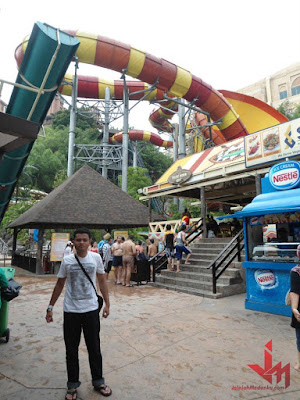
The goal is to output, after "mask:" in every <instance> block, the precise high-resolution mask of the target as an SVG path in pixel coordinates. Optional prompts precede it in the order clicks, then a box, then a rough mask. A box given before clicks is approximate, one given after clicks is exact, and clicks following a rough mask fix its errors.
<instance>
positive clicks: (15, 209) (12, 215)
mask: <svg viewBox="0 0 300 400" xmlns="http://www.w3.org/2000/svg"><path fill="white" fill-rule="evenodd" d="M35 203H36V201H35V200H31V201H18V202H17V203H10V205H9V207H8V209H7V211H6V213H5V215H4V217H3V219H2V221H1V224H0V227H1V229H5V228H6V227H7V226H8V225H9V224H10V223H11V222H13V221H14V220H15V219H17V218H18V217H20V216H21V215H22V214H24V212H25V211H27V210H29V208H31V207H32V206H33V205H34V204H35ZM7 231H8V233H10V234H13V229H7ZM18 240H20V241H21V242H22V243H24V244H25V243H26V242H27V240H28V230H27V229H22V230H21V232H20V233H19V235H18Z"/></svg>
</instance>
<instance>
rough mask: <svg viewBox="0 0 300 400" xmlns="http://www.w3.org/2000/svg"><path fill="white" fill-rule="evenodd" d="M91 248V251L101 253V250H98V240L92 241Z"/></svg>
mask: <svg viewBox="0 0 300 400" xmlns="http://www.w3.org/2000/svg"><path fill="white" fill-rule="evenodd" d="M91 246H92V247H91V250H90V251H92V252H93V253H98V254H99V250H98V243H97V242H96V240H94V241H93V242H92V243H91Z"/></svg>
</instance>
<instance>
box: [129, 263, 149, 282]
mask: <svg viewBox="0 0 300 400" xmlns="http://www.w3.org/2000/svg"><path fill="white" fill-rule="evenodd" d="M131 280H132V281H134V282H136V283H137V285H138V286H139V285H141V284H142V281H146V282H150V265H149V261H148V260H146V259H145V260H137V262H136V264H135V270H134V272H132V273H131Z"/></svg>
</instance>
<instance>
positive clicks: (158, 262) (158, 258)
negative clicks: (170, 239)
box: [149, 250, 168, 282]
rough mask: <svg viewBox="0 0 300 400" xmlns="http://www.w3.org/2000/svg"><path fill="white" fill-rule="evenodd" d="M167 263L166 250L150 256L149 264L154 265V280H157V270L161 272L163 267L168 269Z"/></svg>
mask: <svg viewBox="0 0 300 400" xmlns="http://www.w3.org/2000/svg"><path fill="white" fill-rule="evenodd" d="M167 263H168V259H167V256H166V253H165V250H162V251H160V252H159V253H157V254H155V256H153V257H151V258H149V264H152V265H153V282H155V274H156V272H159V271H161V270H162V269H167V266H166V264H167Z"/></svg>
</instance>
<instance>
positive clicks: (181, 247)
mask: <svg viewBox="0 0 300 400" xmlns="http://www.w3.org/2000/svg"><path fill="white" fill-rule="evenodd" d="M185 231H186V225H183V226H182V228H181V231H180V232H178V234H177V236H176V258H177V263H176V267H177V269H176V272H181V271H180V269H179V266H180V260H181V259H182V253H185V254H186V255H187V257H186V260H185V264H190V263H189V258H190V257H191V254H192V251H191V250H189V249H188V248H187V247H186V245H188V241H187V240H186V236H185Z"/></svg>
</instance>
